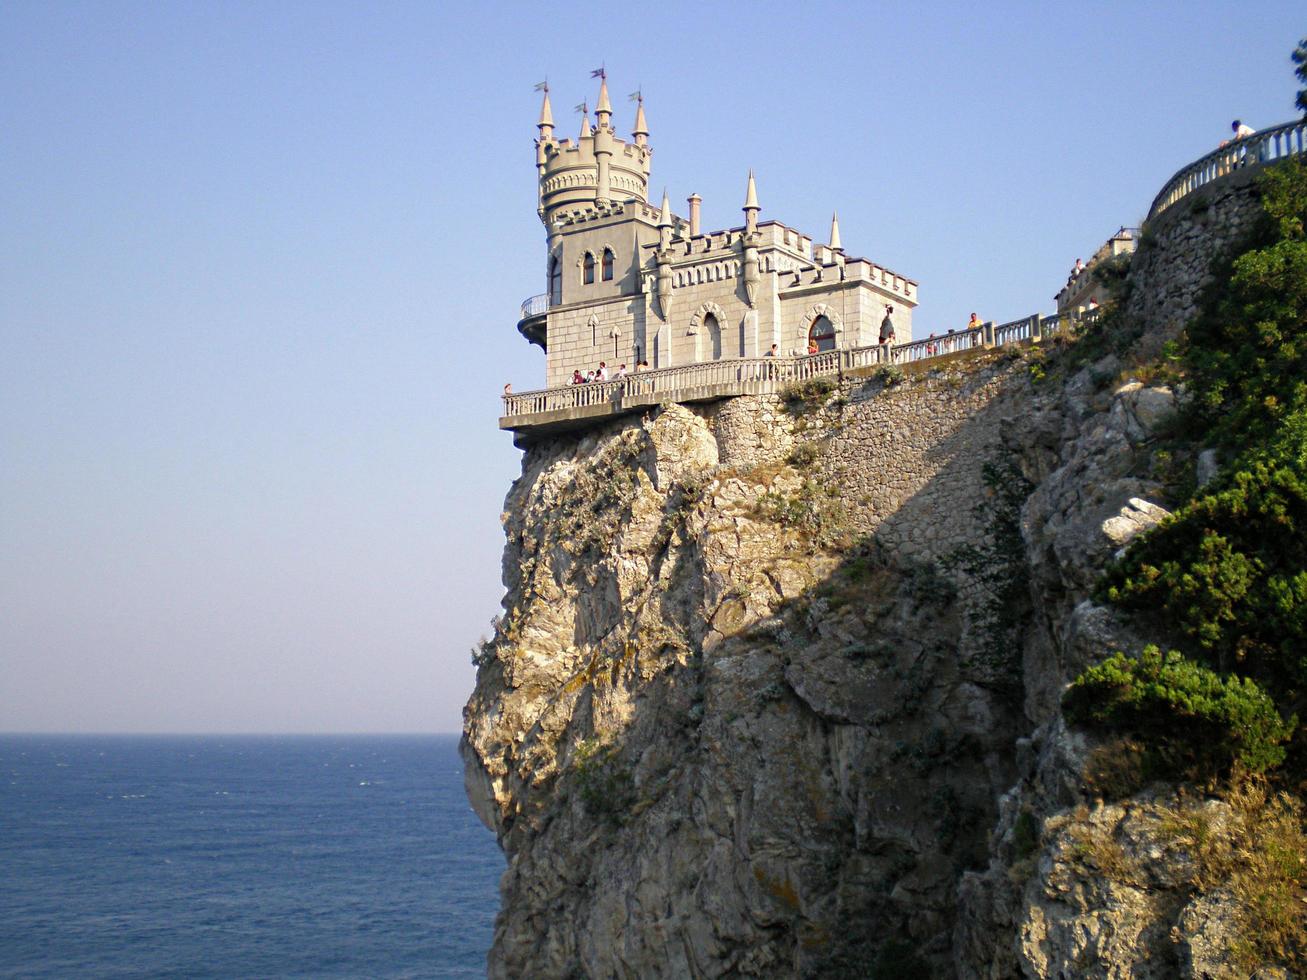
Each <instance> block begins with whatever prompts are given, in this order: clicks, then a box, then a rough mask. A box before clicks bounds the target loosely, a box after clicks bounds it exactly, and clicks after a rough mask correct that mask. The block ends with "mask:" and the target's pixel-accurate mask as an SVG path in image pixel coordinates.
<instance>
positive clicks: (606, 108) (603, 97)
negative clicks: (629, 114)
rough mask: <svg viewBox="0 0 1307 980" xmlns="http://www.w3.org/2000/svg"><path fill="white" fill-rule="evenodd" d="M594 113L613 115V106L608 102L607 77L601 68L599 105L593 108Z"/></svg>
mask: <svg viewBox="0 0 1307 980" xmlns="http://www.w3.org/2000/svg"><path fill="white" fill-rule="evenodd" d="M595 113H596V114H599V113H604V114H606V115H610V116H611V115H612V114H613V104H612V103H611V102H609V101H608V76H607V75H606V74H604V70H603V69H602V68H600V69H599V104H598V105H596V106H595Z"/></svg>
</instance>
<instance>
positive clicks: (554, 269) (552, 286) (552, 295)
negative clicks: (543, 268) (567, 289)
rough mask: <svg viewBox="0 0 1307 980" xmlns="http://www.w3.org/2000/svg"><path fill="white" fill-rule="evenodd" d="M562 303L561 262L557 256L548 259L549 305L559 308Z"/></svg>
mask: <svg viewBox="0 0 1307 980" xmlns="http://www.w3.org/2000/svg"><path fill="white" fill-rule="evenodd" d="M562 302H563V262H562V260H561V259H560V258H559V257H558V256H557V255H554V256H551V257H550V259H549V305H550V306H560V305H562Z"/></svg>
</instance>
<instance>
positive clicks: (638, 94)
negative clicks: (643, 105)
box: [626, 89, 644, 102]
mask: <svg viewBox="0 0 1307 980" xmlns="http://www.w3.org/2000/svg"><path fill="white" fill-rule="evenodd" d="M626 101H628V102H643V101H644V92H642V91H641V90H640V89H636V90H635V91H634V92H632V93H631V94H630V95H628V96H627V97H626Z"/></svg>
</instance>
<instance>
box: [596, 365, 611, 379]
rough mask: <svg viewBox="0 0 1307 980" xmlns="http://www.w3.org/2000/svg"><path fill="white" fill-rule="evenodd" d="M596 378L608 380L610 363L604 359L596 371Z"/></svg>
mask: <svg viewBox="0 0 1307 980" xmlns="http://www.w3.org/2000/svg"><path fill="white" fill-rule="evenodd" d="M595 380H596V381H607V380H608V365H607V364H605V363H604V362H603V361H600V362H599V370H598V371H596V372H595Z"/></svg>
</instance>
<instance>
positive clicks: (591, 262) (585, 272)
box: [581, 252, 595, 286]
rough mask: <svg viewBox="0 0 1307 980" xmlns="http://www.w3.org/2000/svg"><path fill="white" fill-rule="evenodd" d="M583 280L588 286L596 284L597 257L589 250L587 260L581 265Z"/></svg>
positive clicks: (586, 254) (586, 255)
mask: <svg viewBox="0 0 1307 980" xmlns="http://www.w3.org/2000/svg"><path fill="white" fill-rule="evenodd" d="M581 268H582V275H581V281H582V282H583V283H585V284H586V285H587V286H592V285H594V281H595V257H594V256H593V255H591V254H590V253H589V252H586V253H585V261H584V262H583V263H582V265H581Z"/></svg>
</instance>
